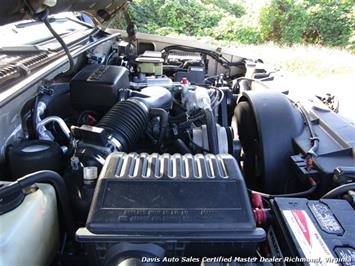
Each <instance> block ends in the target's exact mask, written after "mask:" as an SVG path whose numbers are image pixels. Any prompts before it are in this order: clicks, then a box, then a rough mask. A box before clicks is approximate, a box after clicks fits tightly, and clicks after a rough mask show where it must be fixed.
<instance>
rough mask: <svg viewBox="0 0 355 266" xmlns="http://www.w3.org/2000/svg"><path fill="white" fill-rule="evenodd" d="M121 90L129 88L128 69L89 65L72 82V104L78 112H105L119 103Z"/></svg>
mask: <svg viewBox="0 0 355 266" xmlns="http://www.w3.org/2000/svg"><path fill="white" fill-rule="evenodd" d="M121 88H124V89H127V88H129V76H128V70H127V68H125V67H120V66H104V65H88V66H86V67H84V68H83V69H82V70H80V71H79V72H78V73H77V74H76V75H75V76H74V77H73V79H72V80H71V81H70V98H71V103H72V105H73V107H74V108H76V109H78V110H94V111H102V112H105V111H108V110H109V109H110V108H111V107H112V106H113V105H114V104H115V103H116V102H117V101H118V90H119V89H121Z"/></svg>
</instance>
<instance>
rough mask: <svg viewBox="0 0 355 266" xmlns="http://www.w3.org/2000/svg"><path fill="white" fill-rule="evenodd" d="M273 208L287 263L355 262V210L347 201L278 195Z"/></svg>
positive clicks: (325, 263) (350, 263) (280, 243)
mask: <svg viewBox="0 0 355 266" xmlns="http://www.w3.org/2000/svg"><path fill="white" fill-rule="evenodd" d="M272 209H273V212H274V217H275V218H276V220H275V223H274V228H275V231H276V236H277V239H278V241H279V246H280V247H281V250H282V254H283V256H284V260H285V262H286V263H287V262H295V263H298V264H307V265H328V264H333V265H336V264H339V265H355V211H354V209H353V208H352V207H351V205H350V204H349V203H348V202H347V201H345V200H336V199H324V200H307V199H304V198H302V199H299V198H275V199H274V200H273V201H272Z"/></svg>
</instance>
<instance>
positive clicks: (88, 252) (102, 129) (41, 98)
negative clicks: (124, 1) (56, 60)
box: [0, 38, 355, 266]
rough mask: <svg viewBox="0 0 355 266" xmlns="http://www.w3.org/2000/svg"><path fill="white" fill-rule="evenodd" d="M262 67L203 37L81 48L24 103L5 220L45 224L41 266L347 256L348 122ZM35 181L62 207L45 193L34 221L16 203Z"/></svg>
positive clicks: (6, 172) (8, 167)
mask: <svg viewBox="0 0 355 266" xmlns="http://www.w3.org/2000/svg"><path fill="white" fill-rule="evenodd" d="M153 48H154V47H153ZM251 70H252V72H251V73H250V71H251ZM273 79H274V77H273V76H272V72H270V71H268V70H267V69H266V68H264V67H263V64H262V61H261V60H257V61H251V60H250V59H245V58H239V59H238V60H229V59H226V57H224V56H223V55H222V54H221V53H219V52H218V51H211V50H207V49H202V48H192V47H188V46H183V45H166V46H164V47H163V48H162V49H161V50H156V49H152V47H151V46H150V45H147V44H146V43H142V44H141V45H140V46H135V45H133V44H132V43H131V42H126V41H124V40H123V39H121V38H118V39H117V40H112V41H109V42H107V43H103V44H100V45H99V46H96V47H94V48H92V49H90V50H89V51H87V52H85V53H83V54H82V55H81V56H80V60H77V63H76V67H75V70H74V71H73V72H72V73H70V74H69V75H66V76H63V75H59V76H56V77H55V78H51V79H45V80H43V81H42V82H41V85H40V86H39V88H38V94H37V95H36V96H35V97H34V98H32V99H30V100H29V101H28V102H27V103H26V104H25V105H24V106H23V107H22V109H21V111H20V116H21V121H22V125H21V127H22V131H23V134H22V137H20V138H16V139H15V140H14V141H11V143H8V142H7V144H6V145H5V146H6V147H5V156H4V157H5V158H4V163H3V164H2V168H1V176H2V177H3V178H1V182H2V184H3V185H2V186H1V187H0V196H1V209H0V214H1V215H2V216H4V217H5V216H6V217H5V218H6V219H7V220H6V225H7V227H6V229H4V232H7V231H6V230H8V231H9V232H11V230H12V228H13V227H15V226H14V224H17V223H19V225H17V227H19V226H23V225H26V228H27V229H26V230H30V231H31V232H32V233H31V234H30V233H29V237H28V238H29V239H30V238H31V235H32V238H31V240H28V241H30V242H29V243H34V242H33V241H34V240H33V238H36V237H37V236H38V233H39V232H41V234H43V235H47V238H48V239H47V238H46V239H47V241H48V243H49V242H50V243H52V244H51V245H49V244H48V245H47V248H46V249H44V250H43V251H40V252H39V253H40V254H42V255H41V256H42V257H43V261H46V264H47V265H63V266H66V265H99V266H100V265H102V266H111V265H155V264H154V263H156V264H159V263H162V262H169V261H164V258H165V259H166V258H174V257H179V258H180V260H178V261H170V262H178V263H182V261H181V258H196V259H197V260H196V261H193V260H192V259H191V261H188V260H187V261H186V263H190V264H192V265H206V264H208V263H207V262H204V263H201V262H202V258H204V257H218V256H223V257H225V258H228V257H229V256H233V257H234V258H237V257H238V258H239V259H241V261H237V262H245V261H243V260H242V259H243V258H248V257H249V258H250V257H256V258H258V260H260V258H272V257H277V258H283V257H287V256H293V257H306V258H308V259H313V258H314V259H315V258H316V256H319V255H322V254H323V253H322V252H324V253H326V254H327V255H326V256H325V257H326V258H328V259H330V260H331V258H333V259H342V258H348V257H349V256H350V257H351V256H352V259H351V261H350V263H351V262H352V263H354V259H353V258H354V254H355V242H354V239H355V238H354V235H355V227H354V225H353V224H351V223H350V222H349V221H351V219H354V218H355V216H354V210H353V207H354V206H355V203H354V183H353V182H354V178H355V168H354V165H355V157H354V147H355V142H354V135H355V134H354V128H353V127H352V126H351V125H348V124H346V123H345V122H344V121H342V120H340V118H338V117H337V115H336V114H335V113H333V112H332V111H330V110H326V109H322V108H319V107H318V108H311V109H307V110H306V109H305V108H304V107H303V106H302V105H300V103H299V102H296V101H293V99H291V98H290V97H289V96H288V95H287V91H283V92H280V91H274V90H271V89H265V88H263V87H267V85H263V84H267V83H265V82H267V81H272V80H273ZM260 84H261V85H260ZM253 85H260V86H261V88H262V89H260V88H258V89H254V87H253ZM339 129H341V131H339ZM37 183H45V184H50V185H51V186H53V187H54V190H53V189H52V190H51V189H50V188H46V187H45V186H44V184H41V185H40V186H37V185H35V184H37ZM28 187H30V189H29V188H28ZM42 190H43V191H42ZM41 191H42V192H41ZM38 192H41V193H42V194H41V197H43V202H47V203H48V202H51V204H52V205H53V206H56V204H57V206H58V210H57V208H55V207H53V206H47V205H45V204H44V203H43V204H44V205H43V206H47V207H48V208H49V209H45V207H43V209H42V212H43V213H45V215H46V216H47V217H51V219H47V220H48V221H47V220H46V224H45V225H46V226H45V225H44V224H43V227H42V231H41V230H39V228H38V223H36V224H32V223H31V222H28V219H29V218H28V217H30V214H28V215H29V216H26V217H27V218H24V217H23V213H24V210H21V211H20V210H19V208H21V206H23V204H24V202H25V203H26V204H28V205H29V206H32V205H31V204H36V203H35V201H34V200H31V199H30V198H29V197H30V196H31V193H32V196H33V197H34V195H35V194H36V193H38ZM46 195H51V196H48V198H46V197H47V196H46ZM37 196H38V197H39V194H38V195H37ZM39 200H41V198H40V197H39V198H38V199H37V201H39ZM312 202H313V203H312ZM312 204H313V205H314V206H315V204H318V205H317V206H316V207H314V206H313V205H312ZM33 206H35V205H33ZM297 206H300V207H297ZM312 206H313V207H312ZM337 208H338V209H337ZM317 210H318V212H317ZM15 212H16V214H15ZM11 213H12V215H13V216H14V217H16V218H7V215H8V214H11ZM290 215H291V216H290ZM292 215H293V216H292ZM290 217H291V218H290ZM292 217H294V218H292ZM302 217H303V218H304V219H305V220H306V221H308V224H311V225H312V230H314V232H316V233H315V234H318V235H319V238H320V239H322V240H321V241H320V240H314V241H320V242H317V243H318V244H317V245H320V246H321V245H322V244H324V243H326V244H324V245H326V246H327V248H326V249H325V250H323V251H322V252H320V253H319V252H318V254H316V255H315V254H314V252H313V253H312V252H310V251H309V250H305V248H304V247H303V246H302V241H301V240H300V239H299V237H298V236H297V233H298V231H297V230H296V229H294V227H295V223H296V222H294V220H292V219H296V220H297V219H301V218H302ZM346 217H348V218H346ZM5 218H4V221H5ZM326 219H328V220H327V221H329V219H330V220H331V221H333V225H334V224H336V226H338V229H339V230H340V231H341V232H340V231H339V232H338V231H336V232H335V233H334V232H333V231H331V230H335V229H334V228H333V229H332V228H330V227H331V225H329V224H327V223H326V221H325V222H324V220H326ZM26 220H27V222H25V221H26ZM30 220H31V219H30ZM54 221H57V222H56V223H55V222H54ZM43 223H44V220H43ZM296 224H297V223H296ZM317 228H318V229H317ZM329 228H330V229H329ZM296 231H297V232H296ZM54 232H55V233H54ZM9 234H10V233H9ZM24 234H25V233H24ZM332 234H335V235H336V238H331V235H332ZM4 235H5V234H4ZM50 235H53V237H52V239H50ZM54 235H55V237H54ZM323 239H324V240H323ZM18 241H19V242H20V240H18ZM31 241H32V242H31ZM15 242H16V241H14V246H16V243H17V242H16V243H15ZM54 242H55V243H54ZM335 242H336V243H335ZM285 243H286V244H285ZM314 243H316V242H314ZM329 243H330V244H329ZM324 245H323V246H324ZM311 251H312V250H311ZM347 256H348V257H347ZM10 257H11V255H9V257H8V258H7V259H9V260H8V261H11V258H10ZM142 258H146V261H144V259H142ZM43 261H41V262H43ZM234 262H236V261H234ZM254 262H255V261H254ZM8 265H10V264H8ZM226 265H227V264H226ZM344 265H345V264H344ZM346 265H347V264H346ZM349 265H350V264H349Z"/></svg>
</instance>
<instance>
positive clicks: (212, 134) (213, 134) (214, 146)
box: [205, 109, 219, 154]
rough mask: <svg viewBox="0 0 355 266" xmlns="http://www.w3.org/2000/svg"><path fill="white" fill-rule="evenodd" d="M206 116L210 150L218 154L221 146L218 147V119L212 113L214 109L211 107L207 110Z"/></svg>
mask: <svg viewBox="0 0 355 266" xmlns="http://www.w3.org/2000/svg"><path fill="white" fill-rule="evenodd" d="M205 116H206V126H207V136H208V147H209V151H210V152H211V153H213V154H218V153H219V147H218V136H217V127H216V119H215V117H214V115H213V113H212V110H210V109H206V110H205Z"/></svg>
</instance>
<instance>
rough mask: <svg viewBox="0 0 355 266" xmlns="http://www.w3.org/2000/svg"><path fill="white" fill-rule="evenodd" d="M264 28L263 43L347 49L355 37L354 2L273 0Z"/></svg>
mask: <svg viewBox="0 0 355 266" xmlns="http://www.w3.org/2000/svg"><path fill="white" fill-rule="evenodd" d="M260 25H261V27H260V29H261V38H262V40H263V41H274V42H278V43H281V44H293V43H314V44H320V45H327V46H343V47H345V46H346V45H348V44H349V43H350V40H351V38H353V36H354V32H353V31H352V29H353V28H354V26H355V9H354V4H353V1H352V0H336V1H334V0H303V1H302V0H298V1H297V0H272V1H271V4H270V5H269V6H267V7H265V8H263V10H262V11H261V15H260Z"/></svg>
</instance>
